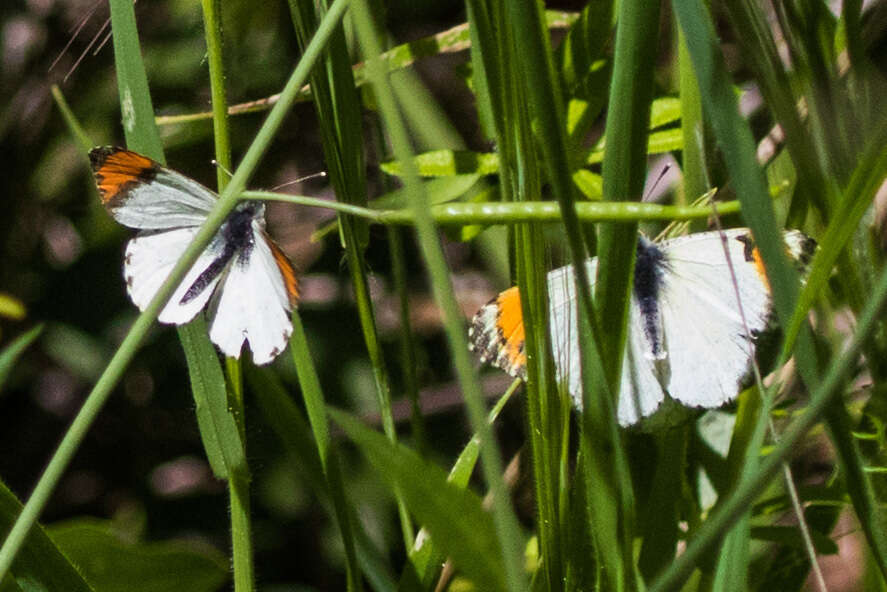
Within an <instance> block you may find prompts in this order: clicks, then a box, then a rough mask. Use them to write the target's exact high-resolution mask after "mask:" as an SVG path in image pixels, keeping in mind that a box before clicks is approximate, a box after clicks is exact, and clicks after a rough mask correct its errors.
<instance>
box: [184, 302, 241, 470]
mask: <svg viewBox="0 0 887 592" xmlns="http://www.w3.org/2000/svg"><path fill="white" fill-rule="evenodd" d="M178 331H179V338H180V339H181V340H182V347H183V349H184V350H185V354H186V356H187V358H188V375H189V376H190V378H191V392H192V394H193V395H194V403H195V404H196V406H197V423H198V424H199V426H200V438H201V439H202V440H203V448H204V450H206V456H207V458H208V459H209V464H210V466H212V469H213V474H214V475H215V476H216V477H218V478H219V479H229V478H231V477H233V476H234V475H236V474H238V473H242V474H245V473H246V471H247V465H246V454H245V452H244V446H243V441H242V440H241V439H240V431H239V430H238V428H237V423H236V421H235V420H234V416H233V415H231V410H230V409H229V407H228V391H227V389H226V386H225V376H224V375H223V374H222V367H221V366H220V365H219V356H218V354H217V353H216V348H215V347H214V346H213V344H212V343H210V341H209V339H207V328H206V321H205V320H204V318H203V315H198V316H197V318H195V319H194V321H192V322H191V323H189V324H188V325H187V326H186V327H179V328H178Z"/></svg>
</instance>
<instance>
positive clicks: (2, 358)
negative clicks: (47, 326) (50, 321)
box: [0, 325, 43, 391]
mask: <svg viewBox="0 0 887 592" xmlns="http://www.w3.org/2000/svg"><path fill="white" fill-rule="evenodd" d="M42 332H43V325H37V326H36V327H33V328H31V329H29V330H27V331H25V332H24V333H22V334H21V335H19V336H18V337H16V338H15V339H13V340H12V342H11V343H9V344H8V345H7V346H6V347H4V348H3V351H0V391H2V390H3V385H4V384H5V383H6V379H7V378H9V374H10V373H11V372H12V369H13V368H14V367H15V362H16V360H18V359H19V356H21V355H22V354H23V353H24V352H25V350H26V349H28V347H29V346H30V345H31V344H32V343H34V340H36V339H37V338H38V337H40V333H42Z"/></svg>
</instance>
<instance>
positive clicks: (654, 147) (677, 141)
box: [585, 127, 684, 164]
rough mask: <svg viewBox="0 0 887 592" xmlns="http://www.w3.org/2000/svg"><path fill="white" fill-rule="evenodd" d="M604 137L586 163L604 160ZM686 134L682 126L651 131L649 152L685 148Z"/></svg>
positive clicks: (654, 152)
mask: <svg viewBox="0 0 887 592" xmlns="http://www.w3.org/2000/svg"><path fill="white" fill-rule="evenodd" d="M604 148H605V146H604V139H603V138H601V141H600V142H598V144H597V145H596V146H595V148H594V150H592V151H591V154H589V155H588V158H587V159H586V160H585V162H586V164H595V163H598V162H603V160H604ZM683 148H684V134H683V132H682V131H681V128H679V127H676V128H671V129H667V130H662V131H658V132H651V133H650V136H649V138H648V139H647V154H662V153H664V152H675V151H677V150H683Z"/></svg>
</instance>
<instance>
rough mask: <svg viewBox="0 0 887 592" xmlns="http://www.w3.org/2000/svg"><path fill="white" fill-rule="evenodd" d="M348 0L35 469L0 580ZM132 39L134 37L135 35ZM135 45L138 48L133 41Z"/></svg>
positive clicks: (324, 27)
mask: <svg viewBox="0 0 887 592" xmlns="http://www.w3.org/2000/svg"><path fill="white" fill-rule="evenodd" d="M348 3H349V0H336V1H335V2H334V3H333V5H332V6H331V7H330V11H329V12H328V13H327V15H326V16H325V17H324V20H323V22H321V24H320V26H319V27H318V29H317V34H316V35H315V37H314V39H312V43H311V44H310V45H309V47H308V48H307V49H306V50H305V53H304V54H303V56H302V60H301V61H300V62H299V64H298V65H297V66H296V68H295V70H294V71H293V73H292V75H291V76H290V79H289V81H288V82H287V84H286V87H285V88H284V90H283V92H281V98H280V101H278V103H277V104H276V105H275V106H274V108H273V109H272V110H271V112H270V113H269V114H268V117H267V119H266V120H265V123H264V124H263V126H262V128H261V129H260V130H259V133H258V134H257V136H256V139H255V140H254V142H253V143H252V144H251V145H250V148H249V150H248V151H247V153H246V155H245V156H244V158H243V161H242V162H241V164H240V166H239V167H238V168H237V170H236V171H235V173H234V176H233V177H232V178H231V182H230V183H229V185H228V186H227V187H226V188H225V190H224V191H223V192H222V194H221V196H220V197H219V201H218V203H217V204H216V206H215V207H214V208H213V210H212V211H211V212H210V213H209V215H208V216H207V219H206V221H205V222H204V224H203V225H202V226H201V227H200V229H199V230H198V232H197V234H196V235H195V237H194V240H193V241H192V242H191V244H190V245H189V246H188V248H187V249H185V252H184V253H183V254H182V257H181V259H180V260H179V261H178V262H177V263H176V265H175V266H174V267H173V269H172V271H171V272H170V275H169V277H168V278H167V279H166V281H165V282H164V283H163V285H162V286H161V287H160V289H159V290H158V291H157V294H156V295H155V296H154V298H153V299H152V300H151V302H150V303H149V304H148V306H147V307H145V310H144V311H142V313H141V314H140V315H139V316H138V317H137V318H136V321H135V322H134V323H133V325H132V327H131V328H130V330H129V332H128V333H127V335H126V337H125V338H124V339H123V342H122V343H121V344H120V346H119V347H118V348H117V351H116V352H115V353H114V356H113V357H112V358H111V360H110V362H108V366H107V367H106V368H105V371H104V372H103V373H102V375H101V376H100V377H99V379H98V381H97V382H96V384H95V386H94V387H93V388H92V391H90V393H89V395H88V396H87V398H86V401H85V402H84V403H83V407H81V409H80V411H79V412H78V413H77V416H76V417H75V418H74V421H73V422H72V423H71V426H70V427H69V428H68V431H67V432H66V433H65V436H64V438H63V439H62V441H61V443H60V444H59V446H58V448H57V449H56V452H55V453H54V454H53V456H52V458H51V459H50V461H49V463H48V464H47V466H46V469H45V470H44V472H43V474H42V475H41V477H40V480H39V481H38V482H37V485H36V486H35V487H34V491H33V492H32V493H31V496H30V497H29V498H28V501H27V503H25V506H24V508H23V509H22V513H21V515H20V516H19V518H18V519H17V520H16V522H15V524H14V525H13V527H12V529H11V530H10V532H9V534H8V535H7V537H6V540H5V541H4V543H3V546H2V548H0V580H2V578H3V577H5V575H6V574H7V573H8V571H9V568H10V566H11V565H12V561H13V560H14V558H15V555H16V553H17V552H18V550H19V549H20V548H21V545H22V544H23V543H24V540H25V537H27V534H28V531H29V530H30V529H31V527H32V526H33V524H34V523H35V522H36V521H37V518H38V516H39V514H40V512H41V511H42V509H43V508H44V506H45V505H46V502H47V501H48V500H49V497H50V495H51V494H52V491H53V490H54V489H55V486H56V484H57V483H58V481H59V479H60V478H61V476H62V473H63V472H64V470H65V468H66V467H67V466H68V463H69V462H70V461H71V458H72V457H73V456H74V454H75V453H76V451H77V449H78V447H79V445H80V443H81V442H82V441H83V438H84V436H85V435H86V432H87V431H88V430H89V427H90V426H91V425H92V422H93V421H94V420H95V418H96V416H97V415H98V413H99V411H100V410H101V408H102V406H103V405H104V403H105V401H107V399H108V396H109V395H110V394H111V391H112V390H113V388H114V386H115V385H116V384H117V382H118V381H119V380H120V378H121V377H122V376H123V372H124V371H125V370H126V367H127V366H128V365H129V362H130V361H131V360H132V358H133V356H134V355H135V353H136V351H137V350H138V347H139V345H140V344H141V342H142V340H143V339H144V338H145V335H146V334H147V332H148V330H149V329H150V328H151V326H152V325H153V324H154V321H155V320H156V319H157V315H158V314H159V313H160V310H161V308H162V307H163V306H164V305H165V304H166V301H167V300H169V298H170V296H171V295H172V293H173V291H174V290H175V288H176V286H178V284H179V282H181V280H182V278H183V277H184V276H185V273H187V271H188V269H190V268H191V266H192V265H193V264H194V262H195V261H196V260H197V257H198V256H199V255H200V253H201V252H202V251H203V249H204V248H206V245H207V244H209V241H210V240H211V239H212V237H213V236H214V235H215V233H216V231H217V230H218V228H219V227H220V226H221V225H222V223H223V222H224V220H225V218H226V217H227V216H228V214H229V213H230V212H231V210H232V209H233V208H234V206H235V205H236V204H237V197H238V194H239V193H240V192H242V191H243V189H244V187H245V186H246V183H247V181H248V179H249V177H250V176H251V175H252V173H253V171H254V170H255V168H256V166H257V165H258V162H259V160H260V158H261V156H262V154H263V153H264V151H265V150H266V149H267V147H268V144H269V143H270V141H271V138H272V137H273V136H274V134H275V133H276V132H277V130H278V129H279V127H280V125H281V124H282V123H283V119H284V117H285V116H286V113H287V111H289V108H290V106H291V105H292V101H293V99H294V97H295V94H296V93H297V92H298V90H299V88H300V87H301V86H302V84H304V81H305V79H306V77H307V73H308V71H309V70H310V68H311V66H312V65H313V64H314V62H315V60H316V59H317V58H318V54H319V52H320V50H321V48H322V47H323V44H324V43H325V42H326V40H327V38H328V36H329V34H330V32H331V27H332V25H334V24H335V23H337V22H338V21H339V19H341V18H342V15H343V14H344V11H345V9H346V8H347V6H348ZM111 6H112V17H113V14H114V12H113V11H115V10H122V11H124V12H127V11H128V13H129V16H130V17H131V18H132V20H133V22H134V21H135V18H134V17H135V15H134V13H133V12H132V3H130V2H126V1H125V0H115V1H114V2H112V4H111ZM112 22H113V21H112ZM135 41H137V39H136V40H135ZM135 51H138V47H137V46H136V49H135ZM115 53H116V49H115ZM146 88H147V86H146ZM125 90H126V89H122V90H121V92H124V91H125ZM130 92H131V91H130ZM138 123H139V121H138V120H132V119H125V120H124V124H125V126H126V125H136V124H138ZM158 143H159V140H158ZM138 149H139V150H145V148H144V147H139V148H138ZM145 151H147V150H145ZM154 153H159V144H158V149H157V151H155V152H154Z"/></svg>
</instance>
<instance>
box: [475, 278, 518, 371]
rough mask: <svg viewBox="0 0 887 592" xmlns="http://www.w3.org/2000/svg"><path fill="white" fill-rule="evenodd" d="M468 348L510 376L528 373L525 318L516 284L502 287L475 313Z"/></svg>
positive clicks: (483, 360) (482, 359)
mask: <svg viewBox="0 0 887 592" xmlns="http://www.w3.org/2000/svg"><path fill="white" fill-rule="evenodd" d="M469 338H470V339H471V349H473V350H477V351H479V352H480V359H481V362H488V361H489V362H491V363H493V364H495V365H496V366H498V367H499V368H502V369H503V370H505V371H506V372H508V373H509V374H510V375H512V376H520V377H521V378H526V376H527V354H526V351H525V349H524V348H525V342H524V319H523V311H522V310H521V300H520V292H519V291H518V288H517V286H515V287H513V288H509V289H508V290H505V291H504V292H502V293H501V294H499V295H498V296H497V297H496V298H494V299H493V300H491V301H490V302H489V304H487V305H486V306H484V307H483V308H481V309H480V311H478V313H477V314H476V315H475V316H474V320H473V321H472V324H471V328H470V330H469Z"/></svg>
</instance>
